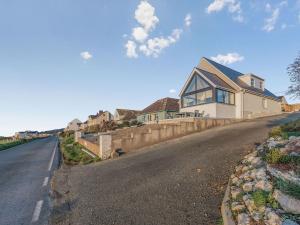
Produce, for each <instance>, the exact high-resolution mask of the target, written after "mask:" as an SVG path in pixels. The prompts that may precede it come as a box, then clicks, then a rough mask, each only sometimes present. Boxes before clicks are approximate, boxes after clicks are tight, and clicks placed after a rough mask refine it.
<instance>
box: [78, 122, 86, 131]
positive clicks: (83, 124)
mask: <svg viewBox="0 0 300 225" xmlns="http://www.w3.org/2000/svg"><path fill="white" fill-rule="evenodd" d="M87 127H88V122H87V121H85V122H84V123H82V124H80V127H79V129H80V130H85V129H86V128H87Z"/></svg>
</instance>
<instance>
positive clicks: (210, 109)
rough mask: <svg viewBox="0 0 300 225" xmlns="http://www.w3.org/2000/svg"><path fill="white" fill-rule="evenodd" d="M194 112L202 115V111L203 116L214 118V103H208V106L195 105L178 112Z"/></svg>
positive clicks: (215, 115)
mask: <svg viewBox="0 0 300 225" xmlns="http://www.w3.org/2000/svg"><path fill="white" fill-rule="evenodd" d="M196 110H198V111H199V113H202V112H203V111H204V116H207V117H212V118H216V117H217V114H216V103H210V104H204V105H196V106H192V107H187V108H181V109H180V112H192V113H193V112H195V111H196Z"/></svg>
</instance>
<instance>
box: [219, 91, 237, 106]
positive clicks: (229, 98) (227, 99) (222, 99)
mask: <svg viewBox="0 0 300 225" xmlns="http://www.w3.org/2000/svg"><path fill="white" fill-rule="evenodd" d="M217 102H218V103H224V104H230V105H234V93H231V92H229V91H224V90H220V89H217Z"/></svg>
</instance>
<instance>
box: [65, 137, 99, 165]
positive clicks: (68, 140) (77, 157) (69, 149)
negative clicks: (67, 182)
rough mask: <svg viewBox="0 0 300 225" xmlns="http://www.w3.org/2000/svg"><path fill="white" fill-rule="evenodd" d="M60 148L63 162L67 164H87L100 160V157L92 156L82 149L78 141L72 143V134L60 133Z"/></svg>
mask: <svg viewBox="0 0 300 225" xmlns="http://www.w3.org/2000/svg"><path fill="white" fill-rule="evenodd" d="M60 148H61V151H62V154H63V157H64V162H65V163H66V164H69V165H77V164H89V163H92V162H97V161H100V158H98V157H95V158H93V157H91V156H90V155H88V154H87V153H85V152H84V151H82V148H83V146H81V145H80V144H78V143H74V135H73V134H68V135H66V134H63V135H61V138H60Z"/></svg>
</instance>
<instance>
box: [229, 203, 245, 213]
mask: <svg viewBox="0 0 300 225" xmlns="http://www.w3.org/2000/svg"><path fill="white" fill-rule="evenodd" d="M244 209H245V205H244V204H241V203H239V202H233V203H232V204H231V210H232V211H235V212H240V211H243V210H244Z"/></svg>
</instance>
